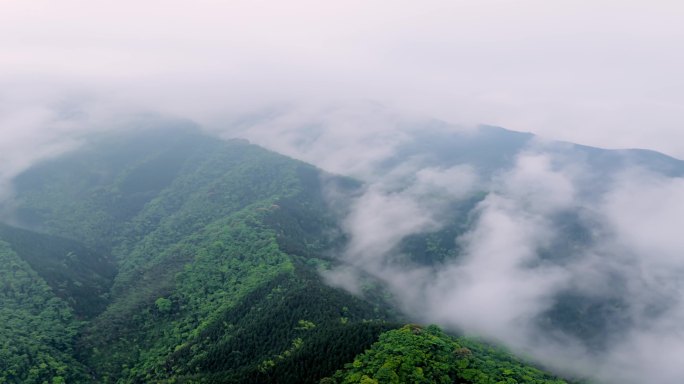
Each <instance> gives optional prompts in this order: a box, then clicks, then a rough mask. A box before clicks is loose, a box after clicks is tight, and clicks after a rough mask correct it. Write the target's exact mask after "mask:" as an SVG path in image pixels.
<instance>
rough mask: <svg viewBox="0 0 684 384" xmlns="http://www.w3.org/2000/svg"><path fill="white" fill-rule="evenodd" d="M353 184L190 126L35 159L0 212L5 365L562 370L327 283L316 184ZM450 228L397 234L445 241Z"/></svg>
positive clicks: (381, 298)
mask: <svg viewBox="0 0 684 384" xmlns="http://www.w3.org/2000/svg"><path fill="white" fill-rule="evenodd" d="M359 186H360V183H359V182H357V181H355V180H352V179H349V178H345V177H339V176H334V175H330V174H327V173H325V172H323V171H321V170H319V169H317V168H315V167H313V166H311V165H308V164H305V163H303V162H300V161H297V160H293V159H290V158H287V157H285V156H282V155H279V154H276V153H273V152H270V151H267V150H265V149H263V148H260V147H257V146H255V145H252V144H249V143H248V142H246V141H242V140H233V141H222V140H218V139H215V138H212V137H208V136H205V135H203V134H200V133H198V132H197V131H196V130H194V129H191V128H177V129H173V130H170V129H165V130H154V129H151V130H141V131H132V132H128V133H124V134H122V133H117V134H109V135H102V136H98V137H94V138H92V139H91V140H90V142H89V144H88V145H86V146H83V147H82V148H81V149H79V150H77V151H75V152H71V153H69V154H66V155H63V156H61V157H59V158H55V159H52V160H49V161H45V162H43V163H40V164H38V165H36V166H34V167H32V168H31V169H29V170H28V171H26V172H24V173H22V174H21V175H19V176H18V177H17V178H16V179H15V183H14V187H15V195H16V197H15V199H14V200H13V201H12V202H11V206H8V207H4V210H5V211H9V212H11V215H9V216H8V217H7V220H6V223H5V224H2V225H0V383H3V384H5V383H7V384H9V383H11V384H14V383H473V384H475V383H478V384H479V383H506V384H512V383H554V384H559V383H564V382H566V381H563V380H562V379H559V378H556V377H553V376H552V375H550V374H548V373H545V372H544V371H542V370H540V369H538V368H536V367H533V366H532V365H530V363H527V362H524V361H523V360H520V359H517V358H515V357H514V356H512V355H511V354H510V353H508V352H506V351H504V350H502V349H500V348H497V347H494V346H491V345H489V344H487V343H484V342H482V341H478V340H476V339H469V338H463V337H456V336H454V335H450V334H447V333H445V332H444V331H442V330H440V329H439V328H438V327H436V326H427V327H423V326H419V325H405V324H406V322H408V321H409V320H408V319H406V318H405V317H404V316H403V315H402V314H401V313H399V312H397V311H396V310H395V309H394V307H393V306H392V300H391V297H389V296H388V295H387V294H386V293H385V292H383V291H382V288H381V287H379V286H375V287H372V286H371V287H369V288H368V289H367V291H366V294H365V295H364V296H363V297H359V296H354V295H351V294H350V293H348V292H346V291H344V290H341V289H338V288H333V287H330V286H328V285H326V284H325V282H324V281H323V280H322V278H321V276H320V273H319V272H320V270H321V269H325V268H329V267H330V266H331V265H334V264H335V263H336V259H335V257H334V255H335V253H336V252H339V251H340V250H341V249H342V247H343V246H344V244H345V241H346V240H347V239H346V238H345V235H344V232H343V231H342V230H341V228H340V218H341V216H342V215H343V214H344V212H343V210H344V208H343V207H342V208H340V207H336V206H331V205H329V203H328V202H327V200H326V198H325V188H332V187H334V188H335V189H336V190H338V191H347V192H349V193H354V191H355V190H356V189H358V188H359ZM467 204H471V205H472V204H474V202H468V203H467ZM459 230H460V229H459V227H458V226H456V225H454V226H451V227H450V228H449V229H448V230H447V232H445V233H446V235H442V234H438V235H435V236H438V237H435V238H414V239H408V240H407V244H406V247H407V249H409V250H410V254H411V255H413V256H414V258H416V259H417V260H419V261H421V262H424V261H425V260H427V259H430V258H432V259H434V258H438V259H439V258H444V257H448V255H447V253H448V251H447V250H445V249H444V245H443V244H442V243H444V242H445V241H446V240H444V239H446V238H448V237H449V236H450V235H452V233H451V232H448V231H452V232H454V233H455V232H456V231H459ZM439 236H442V237H439Z"/></svg>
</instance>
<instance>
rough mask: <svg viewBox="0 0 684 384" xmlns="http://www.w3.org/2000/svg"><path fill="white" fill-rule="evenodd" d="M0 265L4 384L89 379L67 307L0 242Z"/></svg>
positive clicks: (0, 370)
mask: <svg viewBox="0 0 684 384" xmlns="http://www.w3.org/2000/svg"><path fill="white" fill-rule="evenodd" d="M0 266H2V268H0V383H44V382H47V383H50V382H53V383H59V382H60V381H61V382H64V380H67V381H70V382H85V381H86V379H87V376H86V369H85V367H83V365H81V364H80V363H78V362H77V361H75V359H74V358H73V357H72V355H71V353H72V351H73V342H74V337H75V336H76V332H77V330H78V327H79V323H78V322H77V321H76V320H75V318H74V316H73V314H72V312H71V310H70V309H69V307H68V306H67V305H66V303H64V302H63V301H62V300H60V299H59V298H57V297H55V296H54V294H53V293H52V291H51V289H50V287H49V286H48V285H47V284H46V283H45V281H44V280H43V279H42V278H40V276H38V275H37V274H36V273H35V272H34V271H33V270H32V269H31V267H30V266H29V265H28V264H27V263H26V262H24V261H23V260H21V259H20V258H19V257H18V256H17V254H16V253H15V252H14V251H13V250H12V249H11V248H10V247H9V244H7V243H6V242H2V241H0Z"/></svg>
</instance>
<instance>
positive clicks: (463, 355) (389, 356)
mask: <svg viewBox="0 0 684 384" xmlns="http://www.w3.org/2000/svg"><path fill="white" fill-rule="evenodd" d="M331 380H334V381H335V382H336V383H338V384H352V383H397V384H398V383H454V382H459V383H473V384H501V383H505V384H509V383H510V384H514V383H535V384H542V383H543V384H563V383H566V382H565V381H563V380H560V379H557V378H554V377H553V376H551V375H549V374H547V373H545V372H543V371H541V370H539V369H536V368H534V367H532V366H530V365H528V364H525V363H523V362H521V361H519V360H517V359H515V358H514V357H513V356H512V355H510V354H509V353H507V352H505V351H503V350H501V349H496V348H492V347H488V346H486V345H485V344H482V343H479V342H476V341H474V340H469V339H465V338H459V339H454V338H452V337H450V336H448V335H446V334H445V333H443V332H442V331H441V330H440V329H439V328H437V327H436V326H429V327H427V328H422V327H419V326H415V325H407V326H404V327H403V328H401V329H398V330H393V331H389V332H386V333H384V334H382V335H381V336H380V339H379V341H378V342H377V343H375V344H373V346H372V348H371V349H369V350H368V351H366V352H364V353H363V354H361V355H359V356H357V357H356V358H355V359H354V362H353V363H351V364H347V365H345V369H344V370H341V371H338V372H337V373H336V374H335V375H334V377H333V378H329V380H328V382H332V381H331Z"/></svg>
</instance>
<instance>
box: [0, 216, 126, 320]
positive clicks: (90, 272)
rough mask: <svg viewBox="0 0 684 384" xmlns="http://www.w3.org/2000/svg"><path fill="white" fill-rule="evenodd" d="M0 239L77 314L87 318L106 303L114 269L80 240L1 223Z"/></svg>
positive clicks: (100, 310)
mask: <svg viewBox="0 0 684 384" xmlns="http://www.w3.org/2000/svg"><path fill="white" fill-rule="evenodd" d="M0 240H4V241H6V242H7V243H9V244H10V245H11V247H12V249H13V250H14V251H15V252H16V253H17V255H18V256H19V257H20V258H21V259H22V260H24V261H26V262H27V263H28V264H29V265H30V267H31V268H32V269H33V270H34V271H35V272H36V273H38V275H40V277H42V278H43V279H44V280H45V282H47V284H48V285H49V286H50V288H51V289H52V291H53V292H54V293H55V295H57V296H58V297H59V298H61V299H63V300H64V301H66V302H67V303H68V304H69V305H70V306H71V307H72V309H73V310H74V313H75V314H76V315H78V316H80V317H85V318H90V317H93V316H95V315H97V314H98V313H100V312H102V310H104V308H105V307H106V305H107V301H108V300H107V297H108V295H109V289H110V288H111V286H112V282H113V280H114V276H115V273H116V270H115V267H114V265H113V264H112V263H111V261H110V260H108V259H107V258H106V257H104V256H103V255H101V254H99V253H98V252H95V251H93V250H92V249H90V248H88V247H85V246H83V244H81V243H79V242H77V241H74V240H70V239H65V238H61V237H57V236H51V235H45V234H40V233H36V232H32V231H28V230H25V229H19V228H14V227H11V226H8V225H5V224H0Z"/></svg>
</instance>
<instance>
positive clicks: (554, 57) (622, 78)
mask: <svg viewBox="0 0 684 384" xmlns="http://www.w3.org/2000/svg"><path fill="white" fill-rule="evenodd" d="M683 16H684V6H682V5H681V4H680V3H679V2H675V1H661V2H658V3H657V4H646V3H641V2H635V1H627V2H625V1H621V2H615V1H608V0H606V1H598V2H592V3H591V4H588V3H587V4H584V3H576V2H555V3H550V2H545V1H533V0H529V1H522V2H509V1H497V0H487V1H484V2H477V3H475V2H466V1H456V2H453V1H439V0H435V1H428V2H422V3H421V4H420V5H419V4H414V3H409V2H387V1H378V2H359V1H351V2H345V3H344V4H327V3H326V4H323V3H320V2H314V1H304V0H301V1H295V2H288V4H284V3H283V4H269V3H265V2H247V1H231V2H227V3H221V2H215V1H210V0H203V1H198V2H193V3H192V4H189V3H186V2H183V1H165V2H160V1H148V2H143V3H140V2H136V3H133V2H128V1H120V2H116V3H111V4H95V3H92V2H87V1H82V0H68V1H62V2H59V3H57V2H50V1H36V2H22V1H5V2H3V3H2V5H0V32H2V33H0V43H1V44H2V48H1V50H2V57H3V60H1V61H0V199H1V200H2V201H6V200H10V199H11V198H12V179H13V178H14V177H16V176H17V175H18V174H20V173H21V172H22V171H24V170H26V169H28V168H29V167H31V166H32V165H34V164H36V163H37V162H40V161H43V160H45V159H49V158H51V157H55V156H58V155H60V154H63V153H66V152H68V151H70V150H73V149H74V148H77V147H79V146H81V145H84V143H86V142H87V138H88V137H89V136H90V135H92V134H93V133H98V132H105V131H112V130H125V129H140V128H145V127H149V126H164V125H168V124H189V125H197V126H200V127H202V129H204V130H206V131H207V132H209V133H211V134H215V135H219V136H221V137H224V138H232V137H244V138H247V139H249V140H251V141H252V142H254V143H256V144H259V145H262V146H265V147H267V148H269V149H272V150H274V151H277V152H280V153H283V154H285V155H288V156H292V157H295V158H297V159H301V160H304V161H307V162H310V163H313V164H315V165H316V166H318V167H320V168H322V169H324V170H326V171H328V172H332V173H336V174H341V175H346V176H351V177H355V178H358V179H359V180H361V181H362V182H363V189H362V191H361V193H360V194H359V196H357V197H355V198H354V200H352V201H351V202H350V204H349V206H348V212H347V214H346V215H345V217H344V220H343V223H342V227H343V229H344V231H345V232H346V234H347V235H348V237H349V244H348V246H347V247H346V248H345V249H344V251H343V252H342V253H341V254H339V255H336V257H337V258H338V260H339V261H340V262H341V264H342V266H341V267H339V268H335V269H333V270H330V271H326V272H325V273H324V275H325V277H326V278H327V279H328V281H329V282H330V284H333V285H337V286H340V287H344V288H345V289H348V290H349V291H351V292H354V293H356V294H359V295H362V294H363V289H362V284H361V283H360V281H361V279H362V278H361V275H362V274H369V275H372V276H374V277H375V278H376V279H378V280H379V281H381V282H383V283H384V284H385V285H386V286H387V287H388V289H389V290H390V291H391V292H392V293H393V296H394V299H395V300H396V301H397V304H398V305H400V307H401V309H402V310H403V311H404V312H406V313H407V314H408V315H410V316H412V317H413V318H416V319H419V320H420V321H424V322H434V323H438V324H441V325H443V326H446V327H449V328H450V329H454V330H460V331H465V332H466V333H473V334H477V335H481V336H483V337H485V338H487V339H491V340H494V341H499V342H502V343H504V344H505V345H507V346H508V347H510V348H512V349H513V350H514V351H516V352H520V353H523V354H525V355H528V356H530V357H531V358H533V359H535V360H536V361H540V362H542V363H544V364H547V365H549V366H551V367H553V368H555V369H557V370H559V371H561V372H567V373H569V374H572V375H578V376H588V377H592V378H598V379H599V380H603V381H604V382H606V383H643V382H663V383H675V382H678V381H680V380H681V377H682V376H684V368H682V365H681V364H680V362H679V360H680V357H681V356H682V355H684V336H683V335H684V303H683V302H682V299H681V298H682V297H684V287H683V286H682V283H681V281H682V279H681V276H682V273H684V260H683V259H682V250H684V239H683V238H682V236H681V235H680V233H679V232H680V229H679V228H681V222H682V217H684V179H682V178H681V177H676V176H675V177H672V176H666V175H663V174H662V173H658V172H656V171H654V170H653V169H649V168H648V167H640V166H639V164H635V165H633V166H629V167H619V168H618V169H611V170H610V171H604V172H602V171H601V170H600V169H596V167H595V166H594V165H593V164H592V163H591V161H589V160H587V159H586V158H583V157H582V156H574V154H573V153H571V154H568V153H565V152H563V151H559V150H558V148H559V145H560V144H558V143H556V142H554V141H555V140H563V141H569V142H574V143H580V144H586V145H592V146H598V147H606V148H633V147H643V148H649V149H653V150H658V151H661V152H664V153H668V154H670V155H673V156H677V157H680V158H684V146H683V145H682V143H684V130H682V129H681V128H682V125H683V124H684V113H683V112H684V109H683V108H684V92H682V90H683V89H684V77H682V76H681V68H682V67H684V54H683V53H682V50H681V49H677V47H681V46H682V45H683V43H684V29H682V28H681V25H680V24H681V19H682V17H683ZM480 124H490V125H497V126H502V127H506V128H509V129H513V130H516V131H524V132H532V133H534V134H536V135H537V138H535V139H533V140H532V141H531V142H530V143H528V144H527V145H526V146H525V147H524V148H523V149H522V150H520V151H517V150H516V152H515V156H514V158H512V159H507V161H509V162H508V165H507V166H506V167H503V168H497V169H495V170H483V169H482V168H481V167H479V166H478V164H475V163H469V162H462V163H450V164H439V163H435V162H431V161H430V160H429V159H428V158H427V156H409V157H408V158H407V157H402V156H403V154H402V152H401V149H402V148H403V147H404V146H406V145H410V144H411V143H413V142H415V141H416V140H417V139H419V138H420V135H421V134H422V133H424V132H428V131H434V130H438V131H440V132H442V133H444V134H452V133H453V134H458V135H463V136H464V137H466V136H468V135H477V132H478V128H477V127H478V126H479V125H480ZM560 146H562V145H560ZM328 192H329V197H330V200H331V202H334V200H335V199H336V193H335V191H328ZM473 196H480V198H479V200H478V201H477V203H476V205H475V207H474V208H473V209H472V210H469V211H468V212H465V213H464V212H462V211H453V210H452V208H453V203H457V202H463V201H467V200H468V199H471V198H473ZM0 205H1V204H0ZM458 215H466V217H460V216H458ZM568 215H570V216H572V218H573V219H572V220H574V221H576V222H577V223H579V224H578V225H580V226H581V227H582V228H584V229H585V230H586V233H585V234H584V235H583V236H585V237H586V238H587V239H588V240H587V241H585V242H583V243H582V244H578V243H572V242H571V243H570V244H568V243H566V242H564V240H563V239H564V238H565V235H566V232H567V230H568V229H567V227H565V226H563V223H564V221H563V219H562V218H564V217H567V216H568ZM450 220H463V221H467V222H468V223H470V226H469V228H468V230H467V231H466V232H465V233H462V234H459V235H458V236H457V237H455V238H454V239H453V243H454V245H455V249H458V250H459V252H458V255H456V257H453V258H450V259H448V260H446V261H444V262H443V264H440V265H438V266H437V267H435V266H424V265H408V264H407V263H406V258H405V255H403V254H402V251H401V246H402V242H403V241H405V240H406V239H407V238H409V237H411V236H414V235H422V234H427V233H434V232H436V231H439V230H441V229H443V228H444V227H445V226H446V225H447V224H448V222H449V221H450ZM568 245H570V246H568ZM560 248H562V249H564V251H563V252H560V253H562V255H560V256H558V257H556V258H554V257H548V255H549V254H552V255H553V254H554V251H555V250H557V249H560ZM568 294H571V295H575V296H581V297H585V298H586V297H588V298H591V299H596V300H598V301H600V300H607V301H609V302H611V303H615V307H616V308H618V309H616V310H615V313H614V314H613V315H611V316H615V318H614V319H615V320H616V323H615V324H612V325H611V324H608V325H606V330H605V333H606V334H605V335H604V336H605V338H606V341H605V343H604V344H602V345H600V347H597V346H595V345H588V344H587V343H586V342H585V341H584V340H581V338H579V337H578V336H577V335H573V334H572V333H571V332H568V330H567V329H563V328H562V327H559V326H558V324H556V323H554V322H553V321H552V320H549V318H550V313H552V312H553V310H554V306H556V305H557V304H558V297H559V296H563V295H568Z"/></svg>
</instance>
